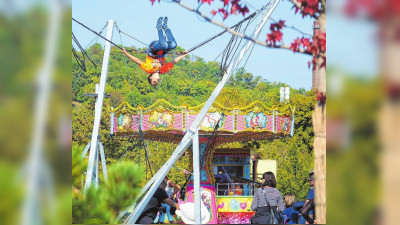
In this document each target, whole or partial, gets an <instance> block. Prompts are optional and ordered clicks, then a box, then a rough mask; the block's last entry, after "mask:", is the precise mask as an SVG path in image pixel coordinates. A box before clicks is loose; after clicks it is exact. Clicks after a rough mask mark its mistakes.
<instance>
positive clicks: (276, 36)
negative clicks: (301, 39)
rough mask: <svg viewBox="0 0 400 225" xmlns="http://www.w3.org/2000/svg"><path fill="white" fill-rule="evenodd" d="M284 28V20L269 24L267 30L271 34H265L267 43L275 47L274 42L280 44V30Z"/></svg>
mask: <svg viewBox="0 0 400 225" xmlns="http://www.w3.org/2000/svg"><path fill="white" fill-rule="evenodd" d="M284 26H285V21H284V20H279V22H277V23H271V26H270V27H269V29H270V30H271V33H269V34H267V41H266V42H267V43H269V44H271V45H274V46H275V45H276V42H281V41H282V36H283V34H282V32H281V30H282V28H283V27H284Z"/></svg>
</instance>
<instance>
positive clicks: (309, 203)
mask: <svg viewBox="0 0 400 225" xmlns="http://www.w3.org/2000/svg"><path fill="white" fill-rule="evenodd" d="M308 182H310V185H311V189H310V191H309V192H308V195H307V200H306V202H305V203H304V206H303V209H302V210H301V215H302V216H303V217H304V219H305V220H306V221H307V223H308V224H315V223H316V220H315V209H314V182H315V177H314V171H313V170H311V172H310V173H309V176H308ZM311 210H312V211H313V218H311V217H310V215H309V213H310V211H311Z"/></svg>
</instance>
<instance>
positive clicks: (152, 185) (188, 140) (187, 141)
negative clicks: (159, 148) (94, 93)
mask: <svg viewBox="0 0 400 225" xmlns="http://www.w3.org/2000/svg"><path fill="white" fill-rule="evenodd" d="M278 3H279V0H272V1H270V3H269V5H268V7H266V9H264V14H263V17H262V18H261V19H260V21H259V22H258V24H257V25H256V27H255V30H254V31H253V33H252V34H251V35H250V36H249V37H250V38H254V37H255V36H256V35H258V34H259V33H260V32H261V30H262V28H263V26H264V25H265V23H266V22H267V20H268V18H269V16H270V15H271V13H272V12H273V11H274V9H275V7H276V5H277V4H278ZM251 45H252V42H250V41H249V40H246V41H245V44H244V46H243V47H242V49H241V50H240V53H239V55H237V56H236V57H235V59H234V62H233V63H232V64H231V65H230V66H229V68H228V70H227V71H226V72H225V74H224V76H223V78H222V80H221V81H220V82H219V83H218V85H217V87H216V88H215V89H214V91H213V93H212V94H211V96H210V98H209V99H208V100H207V102H206V103H205V105H204V106H203V108H202V109H201V111H200V112H199V114H198V116H197V117H196V119H195V120H194V121H193V123H192V125H191V126H190V129H189V130H188V131H187V132H186V134H185V135H184V136H183V139H182V141H181V142H180V143H179V145H178V146H177V148H176V149H175V151H174V153H172V155H171V157H170V158H169V159H168V161H167V162H166V163H165V164H164V165H163V166H162V167H161V168H160V170H159V171H158V172H157V173H156V174H155V175H154V176H153V178H151V179H150V181H149V182H148V183H147V184H146V185H145V186H144V188H143V189H142V192H141V193H140V194H139V197H141V196H142V195H143V194H144V193H146V192H147V193H146V194H145V196H144V197H143V198H142V200H141V201H140V202H138V204H137V205H136V207H135V209H134V210H133V212H132V213H131V215H130V216H129V217H128V218H127V220H126V222H127V223H129V224H134V223H135V222H136V220H137V219H138V218H139V216H140V214H141V213H142V211H143V209H144V208H145V206H146V205H147V203H148V202H149V201H150V199H151V198H152V197H153V195H154V193H155V191H156V190H157V188H158V186H159V185H160V183H161V182H162V180H163V178H164V177H165V175H166V174H167V173H168V172H169V170H170V169H171V167H172V165H173V164H174V163H175V162H176V161H177V160H178V159H179V157H181V155H182V154H183V153H184V151H185V150H186V149H187V148H188V147H189V146H190V145H191V144H192V139H193V136H194V135H195V133H196V132H197V128H198V126H199V124H200V122H201V121H202V120H203V118H204V116H205V115H206V113H207V111H208V110H209V109H210V107H211V105H212V104H213V103H214V101H215V99H216V98H217V97H218V95H219V93H220V92H221V91H222V89H223V87H224V86H225V84H226V83H227V82H228V80H229V78H230V77H231V75H232V73H233V72H234V69H235V68H236V67H237V65H238V64H239V63H240V61H241V60H242V58H243V56H244V54H245V53H246V51H247V50H248V49H249V48H250V46H251Z"/></svg>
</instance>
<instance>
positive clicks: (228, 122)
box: [110, 99, 294, 143]
mask: <svg viewBox="0 0 400 225" xmlns="http://www.w3.org/2000/svg"><path fill="white" fill-rule="evenodd" d="M204 104H205V103H203V104H201V105H198V106H194V107H188V106H187V105H180V106H175V105H172V104H171V103H169V102H167V101H165V100H162V99H161V100H158V101H157V102H156V103H154V104H153V105H151V106H149V107H147V108H144V107H143V106H140V105H139V106H138V107H137V108H134V107H132V106H130V105H129V104H128V103H127V102H124V103H122V104H121V105H120V106H119V107H117V108H115V109H111V113H110V114H111V133H112V134H113V135H114V136H115V137H129V136H134V137H135V136H139V126H140V128H141V129H142V132H143V135H144V139H147V140H155V141H162V142H175V143H179V142H180V140H181V139H182V137H183V135H184V134H185V132H186V131H187V130H188V129H189V127H190V125H191V124H192V122H193V121H194V120H195V118H196V116H197V114H198V113H199V112H200V110H201V108H202V107H203V106H204ZM221 117H222V118H221ZM218 122H219V128H218V133H217V136H218V138H219V140H220V141H222V140H225V141H227V142H231V141H250V140H266V139H274V138H280V137H287V136H289V135H290V134H292V135H293V128H294V109H293V108H292V107H291V106H290V105H285V106H283V107H281V108H278V107H276V106H274V107H271V108H268V107H266V106H265V105H264V104H262V103H261V102H259V101H256V102H253V103H251V104H249V105H248V106H245V107H242V108H226V107H224V106H222V105H220V104H219V103H217V102H215V103H214V104H213V106H212V107H211V108H210V110H209V111H208V112H207V114H206V116H205V117H204V119H203V121H202V122H201V123H200V136H207V135H208V136H209V135H211V134H212V133H213V131H214V127H215V125H216V124H217V123H218Z"/></svg>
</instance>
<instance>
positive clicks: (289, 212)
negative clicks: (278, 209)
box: [283, 194, 300, 224]
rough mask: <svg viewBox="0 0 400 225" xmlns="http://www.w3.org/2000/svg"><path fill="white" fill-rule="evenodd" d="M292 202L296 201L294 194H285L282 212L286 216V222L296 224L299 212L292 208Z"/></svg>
mask: <svg viewBox="0 0 400 225" xmlns="http://www.w3.org/2000/svg"><path fill="white" fill-rule="evenodd" d="M294 203H296V196H294V194H287V195H285V207H286V209H285V210H283V214H284V215H285V216H287V218H288V221H287V224H298V223H299V218H300V216H299V212H298V211H296V210H295V209H294V208H293V205H294ZM285 222H286V221H285Z"/></svg>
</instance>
